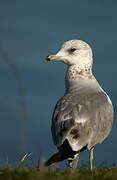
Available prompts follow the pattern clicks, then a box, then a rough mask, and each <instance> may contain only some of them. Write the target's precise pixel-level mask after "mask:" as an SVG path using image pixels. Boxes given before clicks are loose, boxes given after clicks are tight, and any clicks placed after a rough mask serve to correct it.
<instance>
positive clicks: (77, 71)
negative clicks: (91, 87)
mask: <svg viewBox="0 0 117 180" xmlns="http://www.w3.org/2000/svg"><path fill="white" fill-rule="evenodd" d="M84 79H86V80H91V79H94V76H93V74H92V66H89V65H83V66H82V65H80V66H79V65H72V66H68V69H67V72H66V77H65V84H66V90H68V89H69V87H70V85H71V84H72V82H76V83H77V82H78V81H82V80H84Z"/></svg>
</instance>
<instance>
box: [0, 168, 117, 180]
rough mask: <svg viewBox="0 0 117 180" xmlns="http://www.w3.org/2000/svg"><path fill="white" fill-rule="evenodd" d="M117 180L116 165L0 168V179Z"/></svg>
mask: <svg viewBox="0 0 117 180" xmlns="http://www.w3.org/2000/svg"><path fill="white" fill-rule="evenodd" d="M67 179H68V180H117V167H112V168H107V167H105V168H102V169H97V168H95V169H94V170H93V171H90V170H89V169H88V168H87V167H81V168H79V169H76V170H48V169H45V170H37V169H36V168H28V167H20V168H4V169H0V180H67Z"/></svg>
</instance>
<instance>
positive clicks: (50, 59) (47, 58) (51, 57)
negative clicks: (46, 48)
mask: <svg viewBox="0 0 117 180" xmlns="http://www.w3.org/2000/svg"><path fill="white" fill-rule="evenodd" d="M60 58H61V56H56V55H50V56H47V57H46V58H45V59H44V62H47V61H53V60H58V59H60Z"/></svg>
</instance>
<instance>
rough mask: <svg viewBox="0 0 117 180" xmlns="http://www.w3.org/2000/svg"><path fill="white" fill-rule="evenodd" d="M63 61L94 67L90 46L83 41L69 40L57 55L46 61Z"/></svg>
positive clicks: (50, 56) (69, 63) (48, 57)
mask: <svg viewBox="0 0 117 180" xmlns="http://www.w3.org/2000/svg"><path fill="white" fill-rule="evenodd" d="M53 60H57V61H62V62H64V63H65V64H67V65H69V66H71V65H78V66H82V65H86V66H90V67H91V66H92V62H93V60H92V50H91V48H90V46H89V45H88V44H87V43H86V42H84V41H82V40H69V41H67V42H65V43H64V44H63V45H62V47H61V49H60V50H59V51H58V52H57V54H55V55H49V56H47V57H46V58H45V61H53Z"/></svg>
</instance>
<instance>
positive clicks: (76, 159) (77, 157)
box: [73, 153, 80, 169]
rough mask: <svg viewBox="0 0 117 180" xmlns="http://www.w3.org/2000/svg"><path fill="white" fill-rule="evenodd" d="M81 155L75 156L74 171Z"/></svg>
mask: <svg viewBox="0 0 117 180" xmlns="http://www.w3.org/2000/svg"><path fill="white" fill-rule="evenodd" d="M79 155H80V153H78V154H76V155H75V158H74V164H73V169H76V168H77V165H78V160H79Z"/></svg>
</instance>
